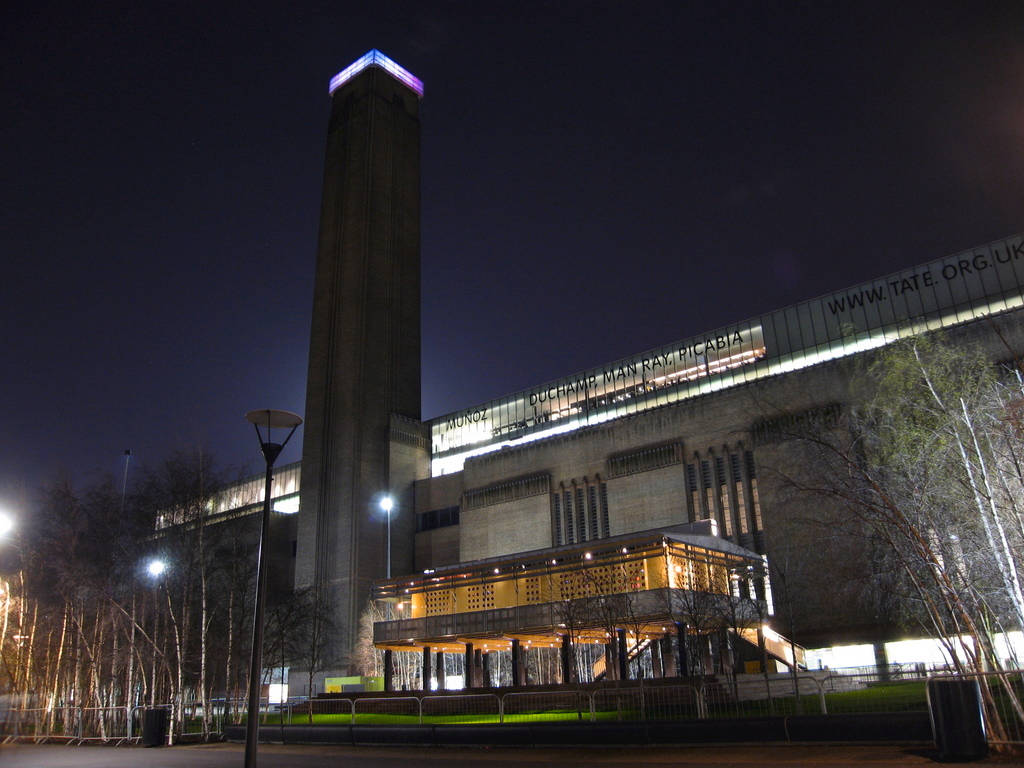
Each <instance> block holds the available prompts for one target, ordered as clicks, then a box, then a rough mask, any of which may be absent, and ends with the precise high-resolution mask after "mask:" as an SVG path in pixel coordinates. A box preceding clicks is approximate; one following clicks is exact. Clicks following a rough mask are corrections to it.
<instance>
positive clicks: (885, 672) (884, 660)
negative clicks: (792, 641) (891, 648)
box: [793, 642, 889, 682]
mask: <svg viewBox="0 0 1024 768" xmlns="http://www.w3.org/2000/svg"><path fill="white" fill-rule="evenodd" d="M871 645H872V647H873V648H874V650H875V666H876V667H878V679H879V680H881V681H882V682H886V681H887V680H889V655H888V654H887V653H886V652H885V643H884V642H879V643H872V644H871ZM793 663H794V664H795V663H796V659H794V660H793Z"/></svg>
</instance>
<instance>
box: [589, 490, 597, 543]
mask: <svg viewBox="0 0 1024 768" xmlns="http://www.w3.org/2000/svg"><path fill="white" fill-rule="evenodd" d="M587 525H588V526H589V527H590V538H592V539H596V538H597V537H598V536H599V535H600V534H599V533H598V528H597V487H596V486H594V485H592V484H591V485H588V486H587Z"/></svg>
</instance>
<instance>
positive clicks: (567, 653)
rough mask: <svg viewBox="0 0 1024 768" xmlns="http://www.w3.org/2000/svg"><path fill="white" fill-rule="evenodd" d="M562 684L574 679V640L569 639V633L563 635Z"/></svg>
mask: <svg viewBox="0 0 1024 768" xmlns="http://www.w3.org/2000/svg"><path fill="white" fill-rule="evenodd" d="M561 651H562V653H561V656H562V684H563V685H568V684H570V683H572V682H575V681H574V680H573V677H574V676H573V674H572V641H571V640H570V639H569V634H568V633H566V634H564V635H562V649H561Z"/></svg>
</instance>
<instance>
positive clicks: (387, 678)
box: [384, 648, 395, 691]
mask: <svg viewBox="0 0 1024 768" xmlns="http://www.w3.org/2000/svg"><path fill="white" fill-rule="evenodd" d="M391 656H392V651H391V650H390V649H388V648H385V649H384V690H385V691H393V690H395V677H394V675H395V667H394V659H392V658H391Z"/></svg>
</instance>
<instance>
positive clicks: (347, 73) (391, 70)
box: [327, 48, 423, 99]
mask: <svg viewBox="0 0 1024 768" xmlns="http://www.w3.org/2000/svg"><path fill="white" fill-rule="evenodd" d="M367 67H380V68H381V69H383V70H384V71H385V72H387V73H388V74H389V75H391V76H392V77H393V78H395V79H396V80H398V81H399V82H400V83H403V84H405V85H407V86H408V87H409V88H411V89H412V90H414V91H415V92H416V95H417V96H419V97H420V98H421V99H422V98H423V81H422V80H420V79H419V78H418V77H416V76H415V75H414V74H412V72H410V71H409V70H407V69H404V68H403V67H400V66H398V64H397V62H395V61H393V60H392V59H389V58H388V57H387V56H385V55H384V54H383V53H381V52H380V51H378V50H377V49H376V48H373V49H371V50H370V51H369V52H368V53H366V54H365V55H363V56H361V57H359V58H358V59H356V60H355V61H353V62H352V63H351V64H349V65H348V66H347V67H345V68H344V69H343V70H341V72H339V73H338V74H336V75H335V76H334V77H332V78H331V84H330V86H329V87H328V89H327V90H328V93H334V92H335V91H336V90H338V89H339V88H340V87H341V86H343V85H344V84H345V83H347V82H348V81H349V80H351V79H352V78H353V77H355V76H356V75H358V74H359V73H360V72H362V71H363V70H364V69H366V68H367Z"/></svg>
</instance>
